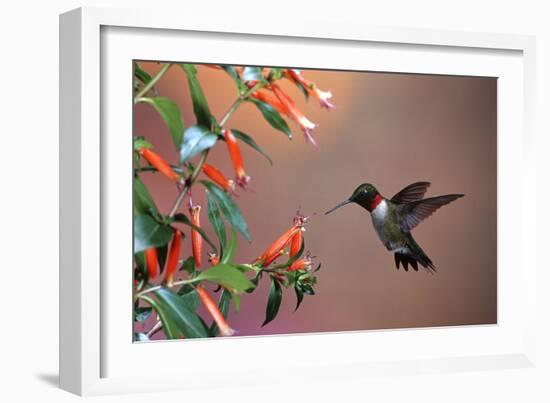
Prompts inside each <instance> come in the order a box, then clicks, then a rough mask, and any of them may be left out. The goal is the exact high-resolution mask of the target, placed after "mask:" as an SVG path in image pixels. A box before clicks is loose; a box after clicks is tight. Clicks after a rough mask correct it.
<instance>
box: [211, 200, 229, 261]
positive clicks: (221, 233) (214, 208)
mask: <svg viewBox="0 0 550 403" xmlns="http://www.w3.org/2000/svg"><path fill="white" fill-rule="evenodd" d="M206 200H207V203H208V221H210V224H211V225H212V228H214V232H215V233H216V236H217V237H218V240H219V241H220V253H221V254H222V257H223V255H225V245H226V239H227V237H226V234H225V224H224V222H223V220H222V217H221V214H220V210H219V207H218V202H217V201H216V199H215V198H214V197H213V196H212V195H211V193H210V192H208V191H207V192H206Z"/></svg>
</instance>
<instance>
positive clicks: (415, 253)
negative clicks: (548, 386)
mask: <svg viewBox="0 0 550 403" xmlns="http://www.w3.org/2000/svg"><path fill="white" fill-rule="evenodd" d="M429 186H430V182H415V183H412V184H410V185H409V186H407V187H406V188H404V189H403V190H401V191H400V192H399V193H397V194H396V195H395V196H393V197H392V198H391V199H386V198H385V197H383V196H382V195H381V194H380V193H379V192H378V190H376V188H375V187H374V186H373V185H371V184H370V183H363V184H362V185H359V186H358V187H357V189H355V190H354V192H353V194H352V195H351V197H350V198H349V199H347V200H344V201H343V202H341V203H340V204H338V205H337V206H336V207H334V208H332V209H330V210H329V211H327V212H326V213H325V214H330V213H332V212H333V211H334V210H336V209H337V208H340V207H342V206H345V205H346V204H349V203H357V204H359V205H360V206H361V207H363V208H364V209H366V210H368V211H369V213H370V214H371V218H372V223H373V225H374V229H375V230H376V233H377V234H378V237H379V238H380V240H381V241H382V243H383V244H384V246H385V247H386V248H387V249H388V250H389V251H392V252H394V258H395V267H397V269H398V270H399V264H400V263H401V264H403V268H404V269H405V271H408V269H409V264H410V265H411V266H412V267H413V268H414V270H416V271H418V263H420V264H421V265H422V266H423V267H424V268H425V269H426V270H427V271H428V272H435V266H434V264H433V263H432V261H431V259H430V258H429V257H428V256H427V255H426V254H425V253H424V251H423V250H422V249H421V248H420V246H418V244H417V243H416V241H415V240H414V239H413V237H412V235H411V230H412V229H413V228H414V227H416V226H417V225H418V224H420V223H421V222H422V221H423V220H424V219H425V218H427V217H429V216H430V215H432V213H433V212H434V211H436V210H437V209H438V208H440V207H442V206H444V205H446V204H449V203H450V202H452V201H455V200H456V199H458V198H460V197H463V196H464V195H463V194H450V195H445V196H437V197H429V198H426V199H423V197H424V194H425V193H426V190H427V189H428V187H429ZM417 262H418V263H417Z"/></svg>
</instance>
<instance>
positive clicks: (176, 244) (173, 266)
mask: <svg viewBox="0 0 550 403" xmlns="http://www.w3.org/2000/svg"><path fill="white" fill-rule="evenodd" d="M180 249H181V231H180V230H179V229H177V230H176V231H175V232H174V237H173V238H172V245H170V251H169V252H168V260H167V262H166V285H167V286H168V287H172V285H173V284H174V274H175V273H176V270H177V269H178V261H179V257H180Z"/></svg>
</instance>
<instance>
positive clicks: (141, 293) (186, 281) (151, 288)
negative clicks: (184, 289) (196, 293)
mask: <svg viewBox="0 0 550 403" xmlns="http://www.w3.org/2000/svg"><path fill="white" fill-rule="evenodd" d="M197 281H200V279H199V280H197V278H192V279H187V280H180V281H174V284H172V287H177V286H178V285H184V284H193V283H196V282H197ZM163 287H164V286H163V285H155V286H153V287H149V288H147V289H145V290H143V291H140V292H138V293H137V294H136V296H135V298H136V299H137V298H140V297H141V296H142V295H145V294H149V293H150V292H153V291H156V290H160V289H161V288H163Z"/></svg>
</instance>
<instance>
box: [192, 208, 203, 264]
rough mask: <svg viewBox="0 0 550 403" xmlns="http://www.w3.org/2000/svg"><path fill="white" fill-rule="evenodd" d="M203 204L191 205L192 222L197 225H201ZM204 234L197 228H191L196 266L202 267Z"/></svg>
mask: <svg viewBox="0 0 550 403" xmlns="http://www.w3.org/2000/svg"><path fill="white" fill-rule="evenodd" d="M200 212H201V206H191V207H190V208H189V213H190V214H191V222H192V223H193V225H194V226H195V227H198V228H200V227H201V220H200ZM202 242H203V239H202V236H201V234H200V233H199V232H198V231H196V230H195V229H192V230H191V245H192V249H193V257H194V258H195V266H196V267H201V265H202Z"/></svg>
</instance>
